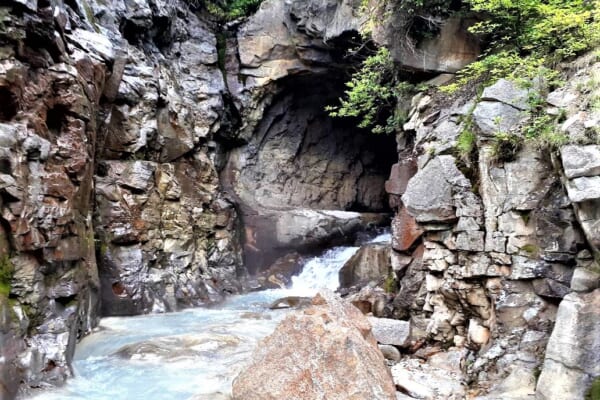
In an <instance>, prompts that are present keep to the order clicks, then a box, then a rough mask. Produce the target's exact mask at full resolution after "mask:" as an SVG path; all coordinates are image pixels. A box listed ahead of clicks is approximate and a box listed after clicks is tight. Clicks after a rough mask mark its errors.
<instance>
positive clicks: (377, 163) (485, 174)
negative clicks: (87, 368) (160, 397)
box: [0, 0, 600, 398]
mask: <svg viewBox="0 0 600 400" xmlns="http://www.w3.org/2000/svg"><path fill="white" fill-rule="evenodd" d="M363 6H364V4H363V2H362V1H358V0H356V1H354V0H348V1H346V0H344V1H341V2H340V1H337V0H314V1H311V2H309V3H306V2H295V1H291V0H290V1H287V0H285V1H282V0H268V1H265V2H264V3H263V4H262V5H261V7H260V9H259V10H258V11H257V12H256V14H254V15H253V16H251V17H250V18H248V19H247V20H244V21H238V22H235V23H231V24H228V25H226V26H218V25H216V24H215V23H214V22H211V21H210V18H209V17H208V16H206V15H203V14H202V13H200V12H198V10H193V8H190V5H189V4H187V2H184V1H179V0H172V1H163V0H147V1H130V0H110V1H108V2H107V1H100V0H93V1H86V0H70V1H66V2H62V1H58V0H39V1H37V2H36V1H35V0H10V1H9V3H8V4H7V5H6V6H2V7H0V207H1V210H2V213H1V217H0V359H1V360H2V361H1V362H0V397H2V398H11V397H12V396H13V395H14V393H15V391H16V389H17V387H18V386H19V383H20V382H24V383H25V386H42V385H44V384H48V383H49V384H56V383H60V382H61V381H63V380H64V379H65V378H66V377H68V376H69V375H70V373H71V372H70V369H69V362H70V360H71V358H72V356H73V351H74V346H75V343H76V341H77V339H78V338H80V337H81V336H82V335H84V334H85V333H87V332H89V331H90V330H91V329H92V328H93V327H94V326H95V323H96V321H97V319H98V317H99V316H100V315H133V314H139V313H147V312H164V311H171V310H175V309H178V308H181V307H186V306H194V305H200V304H205V303H208V302H212V301H217V300H219V299H221V298H222V297H223V296H224V295H226V294H228V293H237V292H240V291H242V290H244V288H245V287H246V285H247V280H246V277H247V275H248V274H249V273H250V274H252V273H254V272H256V271H257V270H260V269H262V268H265V267H267V266H269V265H270V264H271V263H272V262H273V261H274V260H275V259H276V258H277V257H279V256H280V255H282V254H286V253H288V252H289V251H291V250H298V249H299V250H312V249H314V248H317V247H319V246H323V245H324V244H327V243H330V242H332V241H335V240H339V239H345V238H347V237H348V236H349V235H350V234H351V233H353V232H355V231H357V230H358V229H360V228H362V227H364V226H366V225H371V224H378V223H382V221H385V218H386V216H387V213H388V212H389V211H390V209H391V211H393V212H394V219H393V221H392V228H393V244H392V247H393V251H392V252H391V265H392V268H393V270H394V272H395V277H396V280H397V281H398V282H399V291H398V293H397V294H395V296H387V297H386V302H385V304H384V306H383V307H382V310H383V311H381V313H382V314H386V315H387V316H393V317H396V318H399V319H404V320H407V321H410V324H411V327H412V332H413V337H412V339H413V340H415V341H416V343H423V342H424V341H432V342H434V343H437V342H443V343H446V344H455V345H456V346H459V347H462V348H465V347H464V346H466V348H468V349H470V353H469V352H466V351H465V352H463V353H461V354H464V355H465V358H467V357H468V359H467V360H466V361H465V359H463V361H464V362H465V365H467V366H468V367H465V369H464V371H462V372H464V374H465V375H464V377H465V379H467V380H468V381H469V382H470V383H474V384H475V385H477V386H478V387H479V388H483V389H488V388H491V387H492V386H493V385H494V384H496V383H497V382H499V381H501V380H503V379H504V378H506V376H507V375H508V377H509V378H508V379H507V381H506V382H508V383H505V385H504V386H499V387H497V388H496V389H494V390H495V391H496V392H497V393H501V392H502V391H504V392H505V393H510V390H512V389H514V387H513V386H514V385H513V386H510V383H511V382H519V384H520V385H521V386H522V382H523V381H527V382H529V383H528V386H527V385H525V390H529V392H532V391H533V390H534V387H535V375H536V371H537V369H538V368H539V366H540V365H542V360H543V359H544V353H545V348H546V343H548V340H550V344H551V346H552V351H548V352H546V360H545V362H544V364H543V365H544V367H543V372H542V375H541V376H540V385H539V387H540V389H539V391H538V392H539V396H546V397H542V398H551V395H550V394H548V393H559V392H564V393H571V392H570V391H573V390H579V391H580V392H581V391H582V390H585V388H586V387H587V386H589V383H590V381H591V380H592V379H593V378H594V377H596V376H598V375H599V374H600V373H599V372H598V371H597V366H598V364H599V362H597V360H595V359H591V358H589V357H588V356H587V355H586V354H589V352H592V353H593V354H600V351H599V348H600V345H599V344H598V343H597V339H596V337H595V336H593V334H590V333H589V332H594V331H595V330H596V328H597V325H598V321H599V320H600V318H598V315H597V310H594V308H593V306H590V304H592V305H593V304H596V302H597V301H598V299H597V297H598V290H595V289H597V288H598V286H599V284H598V282H599V278H600V274H599V273H598V271H599V269H600V267H598V265H597V263H596V261H595V258H594V257H596V256H597V252H598V248H599V246H600V245H599V243H600V235H599V234H598V223H597V221H598V219H599V216H598V210H599V208H598V204H597V202H598V199H599V198H600V194H599V193H598V189H597V186H598V183H597V182H596V179H598V175H599V174H600V168H599V167H598V165H600V156H599V154H600V150H598V148H597V146H593V145H592V146H579V145H575V146H567V147H564V148H562V149H561V151H560V156H557V155H555V156H553V157H551V156H550V154H549V153H548V152H545V151H541V150H539V149H537V148H534V147H525V148H523V149H521V151H520V152H518V154H516V156H515V157H514V158H513V159H511V160H504V161H498V159H497V157H496V155H495V150H494V133H495V132H496V131H497V130H498V129H501V130H503V131H510V130H515V131H518V127H519V125H520V124H521V123H523V122H525V121H526V119H527V115H526V114H527V110H528V107H529V105H528V102H527V98H528V93H527V91H526V90H524V89H521V88H519V87H516V86H514V85H512V84H511V83H508V82H505V81H501V82H500V83H499V84H497V85H495V86H494V87H492V88H488V89H486V91H485V92H484V93H483V95H482V96H481V97H480V98H476V96H471V95H465V96H462V97H460V96H459V97H457V98H454V99H452V102H450V103H448V99H447V98H443V97H439V96H438V97H436V96H433V97H431V96H428V95H425V94H420V95H417V96H416V97H415V98H413V99H412V106H411V110H410V121H409V122H408V123H407V124H406V125H405V126H404V129H403V131H402V132H401V133H399V134H398V136H397V137H396V138H393V137H376V138H374V137H372V136H368V134H367V133H366V132H364V131H362V130H359V129H356V128H355V127H354V126H353V125H352V124H351V123H346V122H343V121H332V120H331V119H329V118H328V117H327V116H326V115H325V113H324V111H323V107H324V105H326V104H330V103H331V102H332V101H333V100H334V99H335V98H337V97H339V96H340V95H341V93H342V91H343V89H344V86H343V79H342V76H343V74H344V72H345V71H346V70H347V69H348V67H350V66H352V65H353V63H355V62H356V60H354V59H353V58H352V57H347V56H346V55H347V50H348V49H349V48H350V47H352V46H354V45H355V40H356V35H357V32H358V31H359V29H360V28H361V27H362V26H364V24H365V23H366V22H367V20H366V18H365V17H364V13H363V12H361V7H363ZM389 6H390V7H392V8H391V9H389V10H387V11H386V10H384V11H382V12H384V14H382V16H383V15H392V16H394V18H389V19H384V18H382V19H381V20H382V21H385V23H382V24H381V26H377V27H376V29H375V30H374V31H373V37H374V39H375V40H376V42H377V43H379V44H385V45H387V46H389V47H390V48H391V50H392V55H393V57H394V58H395V61H396V62H397V63H398V64H401V65H402V66H403V67H404V68H406V69H412V70H415V71H419V72H421V73H422V72H426V73H428V74H430V73H447V72H454V71H456V70H457V69H459V68H461V67H462V66H464V65H465V64H467V63H468V62H469V61H472V60H473V59H474V58H475V57H476V56H477V54H478V51H479V47H478V44H477V42H476V41H474V40H473V38H471V37H470V36H469V35H468V34H467V32H466V26H467V25H468V23H469V22H468V21H464V20H462V19H451V20H449V21H447V22H446V23H445V24H443V25H442V26H441V29H440V30H439V31H438V32H437V33H436V35H434V36H433V37H428V38H426V39H424V40H422V41H420V42H419V43H404V42H403V41H401V40H398V37H400V34H402V36H401V37H403V38H405V36H404V33H405V32H404V24H405V21H404V19H403V18H404V16H403V15H402V14H401V13H397V12H395V11H397V10H395V9H394V4H393V2H391V3H390V5H389ZM596 70H597V66H596V65H592V64H591V63H589V62H588V63H583V64H582V65H580V71H579V72H577V71H572V72H571V73H572V76H573V77H575V78H574V80H573V81H572V83H571V84H570V85H569V86H567V87H566V88H563V89H561V91H558V92H554V93H551V94H549V95H548V96H547V102H548V109H549V110H550V111H549V112H564V113H565V115H566V117H567V118H566V121H565V122H564V126H563V127H562V128H561V129H564V130H565V131H567V132H569V134H570V135H573V136H574V137H575V136H577V135H584V136H585V134H586V132H589V130H590V129H592V130H593V129H594V128H595V127H596V126H597V121H598V118H597V116H596V114H594V112H593V110H591V109H590V108H589V107H588V103H589V100H590V99H591V98H592V95H591V94H589V93H588V94H587V95H585V93H584V94H582V92H581V90H579V89H578V85H583V86H586V85H588V84H589V82H591V80H592V78H593V75H594V74H596V72H595V71H596ZM590 76H592V77H590ZM577 79H578V80H577ZM594 90H596V89H594ZM560 109H564V111H559V110H560ZM498 117H500V119H498ZM465 124H469V128H471V126H474V127H475V128H476V129H477V132H478V137H477V142H476V143H475V144H474V145H475V146H476V148H477V149H478V151H477V157H475V158H472V157H471V158H469V159H464V158H461V156H459V155H458V154H457V153H456V151H455V147H456V143H457V141H458V138H459V136H460V134H461V132H462V131H463V130H464V128H465ZM582 160H583V161H582ZM396 161H397V163H396V164H395V165H393V166H392V164H394V163H395V162H396ZM390 169H391V175H389V170H390ZM388 175H389V179H387V178H388ZM386 179H387V182H386ZM386 192H387V194H386ZM388 196H389V203H388ZM385 254H387V250H386V253H385ZM562 299H564V300H562ZM558 304H560V308H559V310H558V313H557V308H558ZM557 319H558V322H556V324H557V325H556V326H557V327H560V330H555V331H554V333H552V332H553V326H554V323H555V320H557ZM563 331H564V332H570V333H569V335H565V334H564V333H563V334H561V332H563ZM551 334H552V338H550V336H551ZM578 348H584V349H590V350H589V351H588V352H587V353H585V352H581V351H575V350H576V349H578ZM467 354H470V355H468V356H467ZM561 374H569V376H571V377H574V378H573V379H571V380H570V381H568V383H566V384H565V386H564V388H558V387H557V385H559V384H558V383H557V382H561V380H560V379H557V378H556V377H557V376H559V375H561ZM403 376H406V375H403ZM511 377H512V378H511ZM515 377H518V378H519V379H517V378H515ZM523 377H525V378H523ZM510 379H513V380H512V381H511V380H510ZM546 388H551V389H546ZM565 388H566V389H565ZM548 390H550V391H548ZM573 393H575V392H573ZM578 393H579V392H578ZM579 394H581V393H579ZM552 398H553V397H552Z"/></svg>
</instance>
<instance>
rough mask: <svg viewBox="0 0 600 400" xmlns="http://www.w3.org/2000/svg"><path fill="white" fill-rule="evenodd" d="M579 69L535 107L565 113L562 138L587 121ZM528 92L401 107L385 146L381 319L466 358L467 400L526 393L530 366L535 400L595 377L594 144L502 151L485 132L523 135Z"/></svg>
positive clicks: (421, 98) (576, 391)
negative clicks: (392, 290) (389, 233)
mask: <svg viewBox="0 0 600 400" xmlns="http://www.w3.org/2000/svg"><path fill="white" fill-rule="evenodd" d="M584 61H585V60H584ZM579 62H580V63H583V65H582V66H580V69H579V70H576V71H571V72H570V74H571V78H572V79H573V81H572V82H570V84H569V85H567V89H565V88H562V89H559V90H558V91H556V92H552V93H550V94H549V95H547V103H546V112H547V113H548V114H550V115H558V114H556V112H563V113H564V114H565V116H566V117H565V122H564V123H563V125H562V126H559V127H557V129H558V130H559V131H560V132H565V133H566V134H567V135H569V136H571V140H572V141H581V140H582V137H583V136H585V135H586V134H587V135H589V134H590V133H591V132H593V129H595V128H594V127H595V126H597V125H596V124H597V119H596V112H595V111H594V110H593V109H592V108H590V106H589V98H588V96H593V93H592V94H590V93H583V94H582V93H581V91H579V92H576V90H575V87H576V86H577V83H578V82H580V83H581V82H588V81H589V80H590V79H592V77H593V76H594V71H595V70H596V68H598V67H597V64H593V65H592V64H591V63H590V62H589V59H588V62H587V63H584V62H583V61H581V60H580V61H579ZM565 92H566V93H565ZM569 96H570V97H569ZM529 97H530V93H529V92H528V89H524V88H521V87H520V86H518V85H517V84H515V83H512V82H509V81H505V80H500V81H499V82H497V83H496V84H494V85H493V86H491V87H488V88H486V89H485V90H484V91H483V94H482V95H481V96H479V97H477V98H476V97H471V96H469V95H466V96H465V95H464V94H463V95H459V96H455V97H454V98H450V99H449V98H448V97H445V96H443V95H441V94H436V95H435V96H434V97H430V96H428V95H426V94H419V95H417V96H416V97H415V98H414V99H413V102H412V108H411V111H410V120H409V122H408V123H407V124H405V126H404V129H403V130H402V132H400V133H399V134H398V137H397V140H398V143H399V159H400V160H401V161H400V162H399V163H398V164H396V165H394V168H392V172H391V176H390V179H389V181H388V182H387V183H386V188H387V190H388V192H389V193H390V196H391V204H392V205H393V206H394V207H396V215H395V217H394V221H393V222H392V229H393V240H392V247H393V252H392V255H391V261H392V268H393V269H394V271H395V274H396V277H397V279H398V282H399V290H398V292H397V294H396V295H395V296H392V298H391V299H388V306H387V308H385V309H384V310H386V311H383V313H384V314H385V313H388V314H390V315H393V316H395V317H396V318H400V319H405V320H409V321H410V324H411V327H412V334H413V337H412V340H413V344H414V343H419V342H420V343H424V342H429V343H436V342H443V343H447V344H448V345H450V346H456V347H459V348H462V347H466V348H468V349H470V350H471V351H470V354H471V355H470V356H469V355H468V352H466V353H463V356H462V360H463V361H461V363H463V364H461V365H463V368H462V371H463V374H464V375H463V379H465V380H466V382H467V383H468V384H469V385H470V387H471V388H473V390H472V391H471V395H476V394H479V395H480V396H481V395H483V394H484V393H486V392H489V393H490V397H485V396H481V397H477V398H481V399H484V398H485V399H488V398H489V399H492V398H500V397H502V396H509V397H510V396H517V395H518V396H522V397H518V396H517V397H515V398H529V397H527V396H533V395H534V394H535V393H536V380H537V376H538V375H539V371H542V373H541V376H540V380H539V383H538V385H537V396H538V397H537V398H540V399H542V398H543V399H546V398H548V399H549V398H553V399H554V398H565V399H567V398H569V399H583V396H584V394H585V393H586V391H587V390H588V389H589V386H590V384H591V382H592V380H593V379H594V378H596V377H597V376H598V372H597V370H596V369H597V366H598V362H597V360H592V359H591V358H590V357H591V356H590V354H596V353H597V346H598V343H597V340H596V339H597V335H596V334H595V333H593V332H594V327H595V326H596V325H597V324H598V321H599V320H598V318H597V315H596V314H597V313H595V312H594V311H592V309H593V304H595V302H597V295H598V293H597V291H593V290H594V289H596V288H597V287H598V284H599V282H600V280H599V276H598V273H597V271H598V264H597V262H596V261H595V260H594V257H593V255H594V254H597V248H596V245H595V243H596V241H597V232H596V229H595V226H596V222H597V220H596V219H595V217H594V215H595V214H594V213H595V211H592V210H596V209H597V207H595V206H594V204H595V203H594V202H595V201H597V197H598V196H597V194H596V193H595V191H596V186H597V185H595V184H594V183H592V182H593V180H594V179H595V177H596V175H597V174H598V171H597V170H596V167H595V166H596V163H597V162H598V154H600V153H599V151H598V148H597V147H598V146H597V145H569V146H564V147H562V149H560V154H559V153H557V152H552V151H548V150H541V149H540V148H539V147H535V146H534V145H532V144H527V142H526V144H525V145H524V147H522V148H521V149H520V150H519V151H518V152H517V153H516V154H515V155H513V156H510V155H509V156H503V155H502V154H501V153H500V150H499V149H498V142H497V140H498V139H496V138H495V135H496V133H497V132H499V131H501V132H509V133H512V134H515V135H517V136H521V135H523V133H522V127H523V124H525V123H526V122H527V120H528V118H530V114H529V113H528V109H529V107H530V106H529V101H528V100H527V99H528V98H529ZM565 98H570V100H568V101H565V102H564V103H561V104H558V103H557V101H560V100H557V99H565ZM559 110H563V111H559ZM499 125H500V126H499ZM466 129H468V130H471V131H473V132H475V133H476V140H475V142H474V143H473V146H474V149H475V150H474V152H472V153H471V154H469V155H465V154H461V153H460V152H458V151H457V150H456V145H457V140H459V136H460V135H461V133H462V132H463V131H464V130H466ZM586 132H587V133H586ZM577 135H583V136H579V137H578V136H577ZM359 296H360V295H359ZM563 299H564V300H563ZM559 304H560V306H558V305H559ZM557 306H558V307H557ZM557 308H558V314H557ZM584 315H585V317H584ZM583 319H585V322H583ZM421 345H422V344H421ZM448 354H450V353H448ZM426 358H428V356H426ZM544 358H545V361H544ZM407 365H408V364H407ZM398 368H400V369H402V367H398ZM407 368H408V367H407ZM411 373H412V372H411ZM408 374H409V375H410V373H408ZM400 375H402V376H405V375H406V374H405V373H402V374H400ZM400 375H399V376H400ZM431 384H432V385H433V391H434V392H435V385H436V383H435V381H434V380H432V383H431ZM441 385H442V386H443V384H441ZM442 386H440V390H442V389H443V387H442ZM442 391H443V390H442ZM558 393H561V395H560V396H563V397H557V396H559V395H558ZM442 397H443V396H442ZM442 397H439V398H442ZM435 398H437V397H435ZM507 398H508V397H507ZM510 398H512V397H510Z"/></svg>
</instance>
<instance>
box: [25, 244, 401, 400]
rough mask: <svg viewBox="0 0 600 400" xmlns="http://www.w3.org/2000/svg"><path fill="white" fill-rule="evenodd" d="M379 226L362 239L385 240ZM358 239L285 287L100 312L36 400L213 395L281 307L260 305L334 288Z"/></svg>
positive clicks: (212, 399) (223, 391) (212, 398)
mask: <svg viewBox="0 0 600 400" xmlns="http://www.w3.org/2000/svg"><path fill="white" fill-rule="evenodd" d="M389 240H390V234H389V233H385V234H382V235H379V236H377V237H376V238H374V239H372V240H370V242H372V243H375V242H389ZM357 250H358V247H348V246H342V247H335V248H332V249H330V250H328V251H326V252H324V253H323V254H322V255H321V256H319V257H314V258H312V259H310V260H309V261H308V262H307V263H306V264H305V266H304V268H303V270H302V273H301V274H300V275H298V276H296V277H294V278H293V279H292V282H293V283H292V287H291V288H288V289H273V290H265V291H262V292H254V293H249V294H245V295H241V296H233V297H231V298H230V299H229V300H227V301H226V302H225V303H223V304H220V305H219V306H218V307H213V308H196V309H190V310H185V311H181V312H176V313H169V314H150V315H143V316H136V317H118V318H116V317H113V318H104V319H103V320H102V321H101V323H100V330H99V331H98V332H96V333H94V334H92V335H90V336H88V337H86V338H85V339H84V340H82V341H81V343H80V344H79V345H78V347H77V351H76V354H75V360H74V363H73V369H74V374H75V377H74V378H72V379H71V380H69V382H68V383H67V384H66V385H65V386H64V387H62V388H59V389H55V390H51V391H43V392H42V393H39V394H38V395H36V396H34V397H32V398H33V399H36V400H74V399H78V400H81V399H89V400H125V399H126V400H137V399H139V400H148V399H160V400H182V399H190V400H192V399H194V400H219V399H226V398H228V394H229V393H230V391H231V382H232V380H233V378H234V377H235V376H236V375H237V374H238V373H239V371H240V370H241V368H242V367H243V365H244V362H245V360H247V359H248V358H249V356H250V354H251V352H252V350H253V348H254V346H256V344H257V342H258V341H259V340H260V339H262V338H263V337H265V336H266V335H268V334H270V333H271V332H272V331H273V329H274V328H275V326H276V325H277V323H278V322H279V321H280V320H281V319H282V318H283V317H284V316H285V315H286V313H287V312H288V311H285V310H269V309H268V305H269V304H270V303H271V302H273V301H275V300H277V299H279V298H282V297H285V296H312V295H314V294H316V293H317V292H318V290H319V289H320V288H327V289H332V290H333V289H336V288H337V287H338V272H339V270H340V268H341V267H342V266H343V265H344V263H345V262H346V261H347V260H348V259H349V258H350V257H352V255H353V254H354V253H355V252H356V251H357Z"/></svg>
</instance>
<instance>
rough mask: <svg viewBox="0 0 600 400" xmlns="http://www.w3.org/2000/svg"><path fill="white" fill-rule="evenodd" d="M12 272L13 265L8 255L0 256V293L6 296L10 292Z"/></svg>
mask: <svg viewBox="0 0 600 400" xmlns="http://www.w3.org/2000/svg"><path fill="white" fill-rule="evenodd" d="M13 273H14V266H13V264H12V262H11V261H10V257H9V256H8V255H4V256H2V257H1V258H0V295H2V296H8V295H9V294H10V287H11V280H12V276H13Z"/></svg>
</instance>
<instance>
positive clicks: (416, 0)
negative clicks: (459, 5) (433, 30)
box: [400, 0, 452, 15]
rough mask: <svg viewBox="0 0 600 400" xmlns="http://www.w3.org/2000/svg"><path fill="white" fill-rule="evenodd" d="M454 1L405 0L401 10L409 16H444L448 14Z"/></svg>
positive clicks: (401, 4)
mask: <svg viewBox="0 0 600 400" xmlns="http://www.w3.org/2000/svg"><path fill="white" fill-rule="evenodd" d="M451 4H452V0H403V1H401V2H400V9H401V10H402V11H404V12H406V13H408V14H409V15H419V14H427V15H443V14H448V11H449V9H450V5H451Z"/></svg>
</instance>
